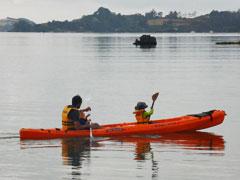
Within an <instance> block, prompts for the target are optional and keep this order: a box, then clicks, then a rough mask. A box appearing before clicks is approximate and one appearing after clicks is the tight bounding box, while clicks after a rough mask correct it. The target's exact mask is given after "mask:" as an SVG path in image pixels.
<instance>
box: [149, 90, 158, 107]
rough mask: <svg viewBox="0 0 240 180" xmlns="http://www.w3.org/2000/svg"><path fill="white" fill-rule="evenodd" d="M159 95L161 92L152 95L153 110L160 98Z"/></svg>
mask: <svg viewBox="0 0 240 180" xmlns="http://www.w3.org/2000/svg"><path fill="white" fill-rule="evenodd" d="M158 95H159V92H157V93H155V94H153V95H152V100H153V102H152V106H151V109H152V108H153V106H154V103H155V101H156V99H157V98H158Z"/></svg>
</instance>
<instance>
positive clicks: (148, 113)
mask: <svg viewBox="0 0 240 180" xmlns="http://www.w3.org/2000/svg"><path fill="white" fill-rule="evenodd" d="M152 114H153V109H151V110H150V111H145V112H144V113H143V118H146V117H149V116H151V115H152Z"/></svg>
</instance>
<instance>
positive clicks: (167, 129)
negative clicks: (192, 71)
mask: <svg viewBox="0 0 240 180" xmlns="http://www.w3.org/2000/svg"><path fill="white" fill-rule="evenodd" d="M225 115H226V114H225V112H224V111H222V110H212V111H208V112H203V113H199V114H191V115H185V116H180V117H175V118H169V119H159V120H152V121H151V123H149V124H137V123H136V122H130V123H120V124H108V125H102V126H101V128H100V129H94V130H93V131H92V134H93V136H94V137H112V136H131V135H154V134H167V133H177V132H189V131H196V130H201V129H206V128H209V127H213V126H216V125H219V124H221V123H222V122H223V120H224V117H225ZM19 133H20V139H21V140H24V139H33V140H44V139H57V138H67V137H84V136H89V135H90V132H89V130H70V131H63V130H62V129H59V128H53V129H30V128H28V129H27V128H22V129H20V132H19Z"/></svg>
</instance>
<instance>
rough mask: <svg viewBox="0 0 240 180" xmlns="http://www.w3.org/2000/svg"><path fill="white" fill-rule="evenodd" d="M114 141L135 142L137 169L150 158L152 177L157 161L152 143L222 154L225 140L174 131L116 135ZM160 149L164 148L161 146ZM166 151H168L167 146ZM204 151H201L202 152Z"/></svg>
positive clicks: (156, 170)
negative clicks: (155, 134) (129, 135)
mask: <svg viewBox="0 0 240 180" xmlns="http://www.w3.org/2000/svg"><path fill="white" fill-rule="evenodd" d="M113 140H114V141H119V142H123V143H124V142H126V143H133V144H135V154H134V155H135V156H134V160H137V161H138V162H140V164H138V167H137V168H138V169H142V170H143V169H144V168H143V167H142V163H144V161H145V160H151V164H152V167H151V169H152V178H153V179H155V178H157V177H158V174H159V172H158V170H159V163H160V162H159V161H157V159H156V158H154V154H156V153H158V152H156V151H155V150H154V149H152V147H151V146H152V145H153V144H157V145H169V146H173V145H175V146H174V147H173V148H174V149H178V148H181V149H183V150H186V151H189V150H190V151H193V152H194V151H196V153H197V154H204V155H206V154H207V155H224V154H223V152H224V148H225V145H224V144H225V141H224V139H223V137H222V136H220V135H215V134H212V133H206V132H187V133H175V134H166V135H159V136H132V137H116V138H113ZM162 149H166V147H163V148H162ZM167 151H170V149H169V148H167ZM203 151H204V153H201V152H203Z"/></svg>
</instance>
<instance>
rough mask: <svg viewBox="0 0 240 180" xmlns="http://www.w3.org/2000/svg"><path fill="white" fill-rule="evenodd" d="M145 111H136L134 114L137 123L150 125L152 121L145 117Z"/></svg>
mask: <svg viewBox="0 0 240 180" xmlns="http://www.w3.org/2000/svg"><path fill="white" fill-rule="evenodd" d="M144 111H145V110H144V109H141V110H136V111H135V112H133V114H135V118H136V120H137V123H148V122H149V120H150V118H149V117H146V118H144V117H143V113H144Z"/></svg>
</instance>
